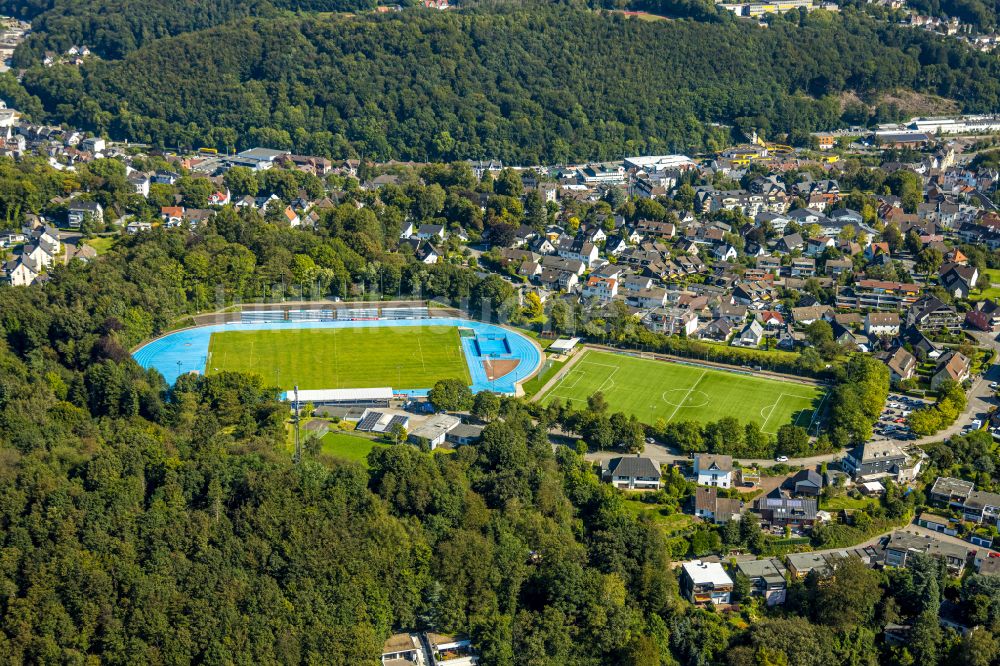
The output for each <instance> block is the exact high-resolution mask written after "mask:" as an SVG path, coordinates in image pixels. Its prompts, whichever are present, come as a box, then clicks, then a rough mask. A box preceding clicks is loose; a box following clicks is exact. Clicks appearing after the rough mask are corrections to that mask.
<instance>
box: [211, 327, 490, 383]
mask: <svg viewBox="0 0 1000 666" xmlns="http://www.w3.org/2000/svg"><path fill="white" fill-rule="evenodd" d="M227 370H229V371H239V372H251V373H256V374H258V375H260V376H261V377H263V378H264V380H265V382H266V383H268V384H269V385H272V386H278V387H281V388H283V389H291V388H292V387H293V386H295V385H298V387H299V388H300V389H338V388H373V387H378V386H391V387H392V388H394V389H396V390H399V389H426V388H431V387H432V386H434V384H435V383H436V382H437V381H438V380H439V379H451V378H458V379H461V380H463V381H464V382H465V383H466V384H470V383H472V378H471V377H470V376H469V368H468V366H467V365H466V363H465V354H464V352H463V351H462V345H461V342H460V341H459V337H458V329H457V328H455V327H454V326H386V327H375V326H372V327H361V328H302V329H287V330H266V331H224V332H222V333H213V334H212V338H211V340H210V341H209V345H208V362H207V364H206V368H205V372H206V373H207V374H213V373H217V372H223V371H227Z"/></svg>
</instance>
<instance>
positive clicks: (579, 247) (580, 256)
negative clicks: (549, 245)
mask: <svg viewBox="0 0 1000 666" xmlns="http://www.w3.org/2000/svg"><path fill="white" fill-rule="evenodd" d="M556 253H557V254H558V255H559V256H560V257H562V258H564V259H571V260H575V261H579V262H582V263H583V265H584V266H588V267H589V266H590V265H591V264H592V263H594V262H595V261H596V260H597V257H598V256H599V252H598V250H597V246H596V245H594V244H593V243H591V242H590V241H588V240H587V239H586V238H585V237H583V236H577V237H576V238H568V237H564V238H560V239H559V241H558V242H557V243H556Z"/></svg>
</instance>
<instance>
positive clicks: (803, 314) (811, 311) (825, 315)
mask: <svg viewBox="0 0 1000 666" xmlns="http://www.w3.org/2000/svg"><path fill="white" fill-rule="evenodd" d="M820 319H826V320H831V319H833V308H831V307H830V306H829V305H810V306H805V307H800V308H792V321H794V322H795V323H796V324H799V325H801V326H808V325H809V324H811V323H813V322H814V321H819V320H820Z"/></svg>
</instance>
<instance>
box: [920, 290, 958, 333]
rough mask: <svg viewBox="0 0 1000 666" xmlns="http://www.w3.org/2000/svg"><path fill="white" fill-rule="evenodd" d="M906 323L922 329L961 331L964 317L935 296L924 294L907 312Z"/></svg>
mask: <svg viewBox="0 0 1000 666" xmlns="http://www.w3.org/2000/svg"><path fill="white" fill-rule="evenodd" d="M906 325H907V326H914V327H916V328H918V329H920V330H922V331H939V330H941V329H946V330H948V331H959V330H960V329H961V328H962V317H961V315H959V314H958V312H957V311H956V310H955V308H954V307H952V306H950V305H948V304H947V303H944V302H942V301H941V300H939V299H937V298H935V297H934V296H924V297H922V298H920V299H918V300H917V301H916V302H915V303H914V304H913V305H912V306H910V309H909V310H908V311H907V313H906Z"/></svg>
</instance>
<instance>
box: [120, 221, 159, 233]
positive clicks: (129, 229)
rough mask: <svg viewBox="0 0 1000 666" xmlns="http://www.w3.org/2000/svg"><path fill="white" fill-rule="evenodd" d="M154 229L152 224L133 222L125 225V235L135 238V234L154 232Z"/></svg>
mask: <svg viewBox="0 0 1000 666" xmlns="http://www.w3.org/2000/svg"><path fill="white" fill-rule="evenodd" d="M152 229H153V225H152V224H150V223H149V222H145V221H142V220H131V221H130V222H129V223H128V224H127V225H125V233H127V234H129V235H130V236H134V235H135V234H137V233H140V232H143V231H152Z"/></svg>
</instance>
